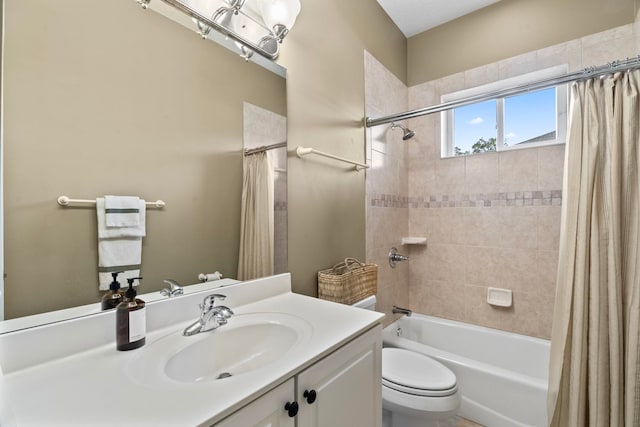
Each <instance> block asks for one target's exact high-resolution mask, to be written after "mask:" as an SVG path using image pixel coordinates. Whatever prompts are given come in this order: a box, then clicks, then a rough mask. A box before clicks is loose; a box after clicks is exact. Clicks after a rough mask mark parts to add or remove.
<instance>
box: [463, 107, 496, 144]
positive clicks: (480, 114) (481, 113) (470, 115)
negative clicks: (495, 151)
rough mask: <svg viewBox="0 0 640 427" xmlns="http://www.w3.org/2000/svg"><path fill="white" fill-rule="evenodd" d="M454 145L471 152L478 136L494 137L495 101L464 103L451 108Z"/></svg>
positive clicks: (486, 138)
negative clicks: (462, 105) (461, 105)
mask: <svg viewBox="0 0 640 427" xmlns="http://www.w3.org/2000/svg"><path fill="white" fill-rule="evenodd" d="M453 123H454V135H455V141H454V144H453V145H454V147H457V148H459V149H460V150H461V151H463V152H465V151H469V152H471V146H472V145H473V144H475V143H476V142H478V140H479V139H480V138H484V139H485V140H488V139H489V138H495V137H496V101H495V100H492V101H485V102H479V103H477V104H471V105H465V106H464V107H459V108H456V109H455V110H453Z"/></svg>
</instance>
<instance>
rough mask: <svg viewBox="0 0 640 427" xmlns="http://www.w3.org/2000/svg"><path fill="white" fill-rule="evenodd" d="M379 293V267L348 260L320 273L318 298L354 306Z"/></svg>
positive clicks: (352, 259) (353, 259) (351, 259)
mask: <svg viewBox="0 0 640 427" xmlns="http://www.w3.org/2000/svg"><path fill="white" fill-rule="evenodd" d="M377 291H378V266H377V265H376V264H364V263H362V262H360V261H358V260H357V259H355V258H347V259H345V260H344V261H343V262H340V263H338V264H336V265H334V266H333V267H332V268H330V269H328V270H322V271H319V272H318V298H321V299H326V300H328V301H334V302H339V303H342V304H348V305H351V304H354V303H356V302H358V301H360V300H362V299H365V298H366V297H368V296H371V295H375V294H376V292H377Z"/></svg>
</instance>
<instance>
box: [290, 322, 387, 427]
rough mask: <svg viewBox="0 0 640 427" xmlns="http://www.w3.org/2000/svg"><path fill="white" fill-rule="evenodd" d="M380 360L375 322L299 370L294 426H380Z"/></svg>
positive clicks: (379, 328) (379, 343)
mask: <svg viewBox="0 0 640 427" xmlns="http://www.w3.org/2000/svg"><path fill="white" fill-rule="evenodd" d="M381 360H382V327H381V326H380V325H378V326H377V327H375V328H374V329H372V330H370V331H369V332H367V333H365V334H364V335H361V336H360V337H358V338H356V339H355V340H354V341H352V342H351V343H349V344H347V345H345V346H344V347H342V348H340V349H338V350H337V351H335V352H334V353H332V354H330V355H329V356H327V357H326V358H324V359H322V360H320V361H319V362H318V363H316V364H315V365H313V366H311V367H310V368H308V369H307V370H305V371H303V372H302V373H300V374H299V375H298V383H297V389H296V401H297V402H298V404H299V405H300V411H299V413H298V426H297V427H353V426H367V427H369V426H371V427H380V426H381V425H382V383H381V369H382V365H381ZM305 392H307V396H306V397H305Z"/></svg>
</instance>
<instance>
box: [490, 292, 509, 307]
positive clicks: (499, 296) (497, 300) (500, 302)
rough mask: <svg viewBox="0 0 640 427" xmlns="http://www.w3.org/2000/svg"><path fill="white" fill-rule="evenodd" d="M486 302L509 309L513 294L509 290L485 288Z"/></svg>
mask: <svg viewBox="0 0 640 427" xmlns="http://www.w3.org/2000/svg"><path fill="white" fill-rule="evenodd" d="M487 302H488V303H489V304H491V305H495V306H498V307H511V305H512V304H513V292H512V291H511V289H502V288H487Z"/></svg>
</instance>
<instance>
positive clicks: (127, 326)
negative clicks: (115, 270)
mask: <svg viewBox="0 0 640 427" xmlns="http://www.w3.org/2000/svg"><path fill="white" fill-rule="evenodd" d="M140 279H142V277H132V278H130V279H127V282H128V284H129V289H127V292H125V294H124V300H123V301H122V302H121V303H120V304H118V307H117V308H116V347H117V349H118V350H121V351H126V350H133V349H134V348H138V347H142V346H143V345H144V343H145V341H146V332H147V318H146V313H145V308H144V305H145V303H144V301H142V300H141V299H139V298H136V295H137V292H136V290H135V289H133V282H134V281H135V280H140Z"/></svg>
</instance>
